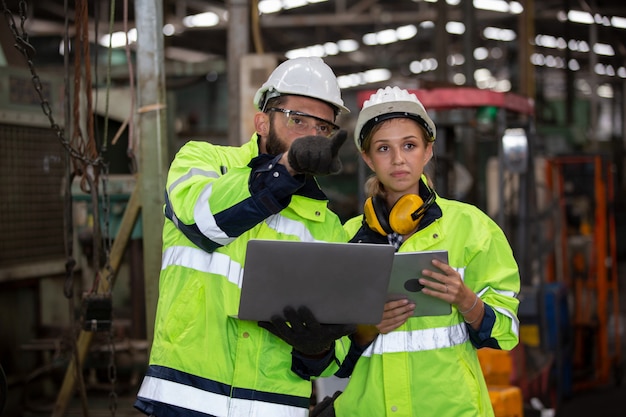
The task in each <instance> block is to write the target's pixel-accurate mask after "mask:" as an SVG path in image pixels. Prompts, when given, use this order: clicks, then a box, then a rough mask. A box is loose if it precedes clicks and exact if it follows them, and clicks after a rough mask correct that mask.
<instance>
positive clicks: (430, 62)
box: [409, 58, 439, 74]
mask: <svg viewBox="0 0 626 417" xmlns="http://www.w3.org/2000/svg"><path fill="white" fill-rule="evenodd" d="M438 66H439V63H438V62H437V60H436V59H435V58H425V59H422V60H419V61H412V62H411V63H410V64H409V70H410V71H411V72H412V73H413V74H421V73H423V72H428V71H434V70H436V69H437V67H438Z"/></svg>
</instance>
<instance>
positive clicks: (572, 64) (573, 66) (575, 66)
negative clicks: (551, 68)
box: [567, 59, 580, 71]
mask: <svg viewBox="0 0 626 417" xmlns="http://www.w3.org/2000/svg"><path fill="white" fill-rule="evenodd" d="M567 68H569V70H570V71H580V64H579V63H578V61H577V60H575V59H570V60H569V62H568V63H567Z"/></svg>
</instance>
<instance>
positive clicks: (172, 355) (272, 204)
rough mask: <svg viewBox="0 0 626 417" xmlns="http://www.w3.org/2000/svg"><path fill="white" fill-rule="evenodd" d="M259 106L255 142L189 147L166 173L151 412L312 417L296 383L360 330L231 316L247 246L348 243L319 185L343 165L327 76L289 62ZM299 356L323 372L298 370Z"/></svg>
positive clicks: (336, 101) (322, 69) (299, 318)
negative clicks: (282, 242) (320, 178)
mask: <svg viewBox="0 0 626 417" xmlns="http://www.w3.org/2000/svg"><path fill="white" fill-rule="evenodd" d="M254 102H255V105H256V106H257V108H258V110H259V111H258V112H257V113H256V114H255V115H254V126H255V129H256V133H255V134H254V135H253V136H252V138H251V140H250V141H249V142H248V143H246V144H244V145H242V146H240V147H228V146H216V145H212V144H210V143H207V142H194V141H192V142H188V143H187V144H186V145H184V146H183V147H182V148H181V149H180V151H179V152H178V153H177V155H176V157H175V159H174V160H173V162H172V164H171V168H170V170H169V174H168V178H167V189H166V196H165V197H166V204H165V215H166V220H165V224H164V229H163V259H162V266H161V275H160V283H159V291H160V293H159V301H158V306H157V312H156V321H155V329H154V341H153V344H152V349H151V353H150V363H149V368H148V371H147V373H146V376H145V378H144V380H143V383H142V386H141V388H140V390H139V393H138V395H137V401H136V403H135V407H136V408H138V409H139V410H141V411H142V412H144V413H146V414H149V415H154V416H156V417H166V416H219V417H226V416H228V417H235V416H258V417H261V416H283V417H305V416H307V415H308V411H309V401H310V396H311V382H310V381H307V380H305V379H303V378H301V377H300V376H298V375H299V374H303V373H307V374H313V375H315V374H320V373H321V372H323V371H324V370H325V369H326V372H328V373H332V372H333V367H334V368H335V369H336V367H337V365H336V362H337V359H339V360H341V359H342V358H343V356H345V355H346V354H347V352H346V351H345V349H344V348H343V347H342V346H343V344H341V343H336V342H335V340H336V339H339V338H341V337H343V336H345V335H347V334H349V333H351V332H353V331H354V329H355V328H354V326H351V325H320V324H319V323H317V322H316V321H315V317H313V316H312V315H310V314H309V313H310V312H309V311H306V310H301V309H298V310H294V309H286V310H285V316H286V318H287V319H290V320H289V321H290V322H292V326H291V327H289V326H286V325H284V326H280V324H281V323H279V322H276V321H273V322H272V323H270V322H267V323H261V325H259V323H257V322H253V321H243V320H238V319H237V318H235V317H234V316H236V314H237V311H238V305H239V297H240V289H241V275H242V274H241V271H242V268H243V267H244V259H245V252H246V244H247V242H248V240H250V239H253V238H256V239H276V240H300V241H334V242H345V241H347V236H346V234H345V232H344V230H343V228H342V225H341V222H340V219H339V218H338V217H337V215H335V214H334V213H333V212H332V211H330V210H329V209H328V200H327V198H326V196H325V195H324V193H323V192H322V190H321V189H320V188H319V186H318V184H317V182H316V180H315V178H314V177H315V176H316V175H329V174H333V173H335V172H337V171H338V170H339V169H340V168H341V163H340V161H339V158H338V156H337V153H338V150H339V147H340V146H341V144H342V143H343V141H344V140H345V138H346V135H347V134H346V132H345V131H340V130H339V127H338V126H337V125H336V124H335V120H336V117H337V116H338V114H339V113H341V112H344V113H347V112H348V111H349V110H348V109H347V108H346V107H345V106H344V104H343V101H342V99H341V94H340V90H339V87H338V84H337V80H336V77H335V75H334V73H333V72H332V70H331V69H330V68H329V67H328V66H327V65H326V64H325V63H324V62H323V61H322V60H321V59H319V58H298V59H292V60H288V61H285V62H284V63H282V64H281V65H279V66H278V67H277V68H276V69H275V70H274V71H273V73H272V74H271V75H270V77H269V79H268V80H267V82H265V83H264V84H263V86H262V87H261V88H260V89H259V90H258V92H257V93H256V95H255V98H254ZM294 307H296V308H297V307H298V306H294ZM282 324H285V323H282ZM296 324H302V325H301V326H300V328H298V327H296V326H295V325H296ZM268 330H269V331H268ZM346 339H347V338H346ZM335 345H337V347H335ZM292 356H293V357H295V358H298V361H296V362H294V363H298V364H299V365H298V366H302V367H306V366H307V361H308V359H309V358H311V360H312V362H311V363H314V364H315V366H316V367H317V369H305V370H304V371H303V370H299V369H297V366H295V365H294V366H293V367H292ZM320 364H321V365H320ZM292 368H293V370H292ZM327 368H328V369H327Z"/></svg>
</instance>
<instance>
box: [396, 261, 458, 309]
mask: <svg viewBox="0 0 626 417" xmlns="http://www.w3.org/2000/svg"><path fill="white" fill-rule="evenodd" d="M433 259H438V260H440V261H443V262H445V263H448V251H446V250H435V251H424V252H398V253H396V254H395V256H394V261H393V268H392V270H391V279H390V280H389V290H388V292H389V294H388V300H397V299H400V298H408V299H409V300H411V301H413V302H414V303H415V311H414V312H413V316H414V317H417V316H445V315H447V314H450V312H451V311H452V307H451V306H450V304H449V303H447V302H445V301H443V300H440V299H438V298H435V297H432V296H430V295H426V294H424V293H423V292H422V289H423V288H424V286H423V285H422V284H420V283H419V281H418V279H420V278H426V279H431V278H430V277H427V276H425V275H422V270H424V269H430V270H433V271H437V272H441V271H440V270H439V269H438V268H436V267H435V266H434V265H433V264H432V262H431V261H432V260H433Z"/></svg>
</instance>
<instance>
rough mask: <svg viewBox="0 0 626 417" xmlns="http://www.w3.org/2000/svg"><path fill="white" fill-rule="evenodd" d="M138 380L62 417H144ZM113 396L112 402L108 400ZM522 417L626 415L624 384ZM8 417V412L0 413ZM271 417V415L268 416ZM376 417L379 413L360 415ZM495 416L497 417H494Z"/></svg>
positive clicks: (90, 395)
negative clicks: (137, 405)
mask: <svg viewBox="0 0 626 417" xmlns="http://www.w3.org/2000/svg"><path fill="white" fill-rule="evenodd" d="M137 389H138V383H134V382H133V383H124V384H121V385H120V386H119V388H118V389H117V390H116V394H115V396H113V397H112V396H111V390H110V388H109V387H107V384H100V385H99V386H98V387H97V389H90V390H89V391H88V392H87V401H88V402H87V404H88V406H87V407H88V414H86V413H84V412H83V404H82V402H81V400H80V397H79V396H76V397H75V398H74V399H73V400H72V401H71V403H70V405H69V407H68V409H67V412H66V414H65V417H106V416H111V417H143V416H144V415H143V414H141V413H140V412H138V411H137V410H136V409H134V408H133V403H134V401H135V395H136V392H137ZM112 398H115V400H114V401H112V400H111V399H112ZM525 402H526V404H525V411H524V415H523V416H513V415H510V416H509V415H507V416H502V417H624V416H626V383H625V382H624V381H623V382H622V383H621V384H619V385H617V384H616V383H614V382H611V383H610V384H608V385H604V386H596V387H594V388H588V389H584V390H579V391H577V392H575V393H574V394H570V395H569V396H568V397H567V398H564V399H562V400H561V401H560V402H559V403H557V406H556V409H552V410H544V411H543V412H540V411H537V410H536V409H533V408H532V407H531V406H530V405H529V402H528V401H526V399H525ZM51 410H52V409H51V404H49V406H48V407H47V408H46V407H43V408H41V409H39V410H36V409H35V408H32V409H30V410H28V411H25V412H23V413H21V414H15V416H16V417H17V416H19V417H48V416H50V415H51ZM3 417H8V414H3ZM268 417H271V416H268ZM363 417H379V416H363ZM496 417H498V416H496Z"/></svg>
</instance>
